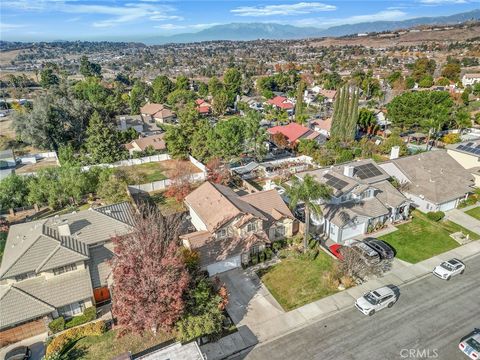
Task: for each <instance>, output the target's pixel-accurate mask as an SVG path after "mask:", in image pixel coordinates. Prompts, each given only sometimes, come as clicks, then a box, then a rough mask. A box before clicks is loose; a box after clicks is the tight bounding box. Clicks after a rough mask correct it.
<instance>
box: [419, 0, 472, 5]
mask: <svg viewBox="0 0 480 360" xmlns="http://www.w3.org/2000/svg"><path fill="white" fill-rule="evenodd" d="M420 2H421V3H422V4H427V5H443V4H466V3H467V2H468V1H467V0H420Z"/></svg>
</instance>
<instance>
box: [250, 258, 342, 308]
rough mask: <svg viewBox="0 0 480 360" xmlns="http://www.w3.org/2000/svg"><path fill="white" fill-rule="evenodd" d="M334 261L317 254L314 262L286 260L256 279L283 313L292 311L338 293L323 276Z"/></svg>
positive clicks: (295, 259)
mask: <svg viewBox="0 0 480 360" xmlns="http://www.w3.org/2000/svg"><path fill="white" fill-rule="evenodd" d="M333 262H334V260H333V259H332V258H331V257H330V256H328V255H327V254H325V253H324V252H323V251H320V253H319V255H318V256H317V258H316V259H315V260H309V259H302V258H287V259H283V260H282V261H281V262H280V263H278V264H276V265H274V266H272V267H270V268H267V269H265V270H262V271H260V272H259V277H260V278H261V279H262V282H263V283H264V284H265V286H266V287H267V288H268V290H269V291H270V293H271V294H272V295H273V296H274V297H275V299H277V301H278V302H279V304H280V305H281V306H282V307H283V308H284V309H285V310H287V311H288V310H292V309H295V308H297V307H299V306H302V305H305V304H308V303H310V302H312V301H315V300H318V299H321V298H323V297H325V296H329V295H332V294H334V293H336V292H337V291H338V290H337V289H336V288H335V289H333V288H331V287H330V286H328V285H327V284H326V281H325V280H324V275H325V274H327V273H328V272H329V271H331V269H332V266H333Z"/></svg>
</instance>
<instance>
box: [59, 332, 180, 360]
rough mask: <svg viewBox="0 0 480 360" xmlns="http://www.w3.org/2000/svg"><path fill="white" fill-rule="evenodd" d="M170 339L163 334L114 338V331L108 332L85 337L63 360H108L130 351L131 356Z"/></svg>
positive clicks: (170, 336) (130, 335) (128, 335)
mask: <svg viewBox="0 0 480 360" xmlns="http://www.w3.org/2000/svg"><path fill="white" fill-rule="evenodd" d="M171 338H172V335H167V334H163V333H159V334H157V336H153V334H151V333H146V334H145V335H144V336H143V337H142V336H139V335H132V334H127V335H125V336H123V337H121V338H117V337H116V331H115V330H110V331H107V332H106V333H105V334H103V335H100V336H86V337H84V338H81V339H80V340H78V341H77V342H76V343H75V345H74V346H72V348H71V349H70V350H69V351H68V352H67V353H66V355H65V357H64V359H65V360H74V359H75V360H77V359H79V360H110V359H112V358H113V357H115V356H117V355H120V354H123V353H126V352H128V351H131V352H132V354H135V353H138V352H140V351H143V350H145V349H148V348H150V347H152V346H155V345H157V344H161V343H163V342H165V341H168V340H170V339H171Z"/></svg>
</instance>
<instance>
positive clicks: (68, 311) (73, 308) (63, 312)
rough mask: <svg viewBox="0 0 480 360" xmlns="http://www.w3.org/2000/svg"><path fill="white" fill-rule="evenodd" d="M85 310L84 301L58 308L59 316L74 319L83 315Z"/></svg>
mask: <svg viewBox="0 0 480 360" xmlns="http://www.w3.org/2000/svg"><path fill="white" fill-rule="evenodd" d="M83 310H85V304H84V303H83V301H79V302H74V303H71V304H68V305H65V306H62V307H59V308H58V315H59V316H63V317H67V318H68V317H72V316H75V315H78V314H81V313H82V312H83Z"/></svg>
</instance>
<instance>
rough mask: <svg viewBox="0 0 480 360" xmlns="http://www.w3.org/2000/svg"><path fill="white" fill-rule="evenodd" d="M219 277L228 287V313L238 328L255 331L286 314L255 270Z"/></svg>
mask: <svg viewBox="0 0 480 360" xmlns="http://www.w3.org/2000/svg"><path fill="white" fill-rule="evenodd" d="M217 276H218V278H220V281H221V282H223V283H225V285H226V287H227V290H228V295H229V302H228V305H227V311H228V314H229V315H230V317H231V318H232V320H233V321H234V323H235V324H236V325H237V327H238V326H240V325H246V326H247V327H248V328H250V329H252V330H253V329H255V328H258V327H259V326H261V325H262V324H263V323H265V321H267V320H270V319H272V318H274V317H277V316H278V315H280V314H283V313H284V311H283V309H282V307H281V306H280V304H279V303H278V302H277V301H276V300H275V298H274V297H273V296H272V295H271V294H270V292H269V291H268V289H267V288H266V287H265V286H264V285H263V284H262V282H261V281H260V279H259V278H258V276H257V275H256V274H255V272H254V271H253V270H251V269H247V270H243V269H234V270H230V271H227V272H224V273H221V274H218V275H217Z"/></svg>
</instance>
